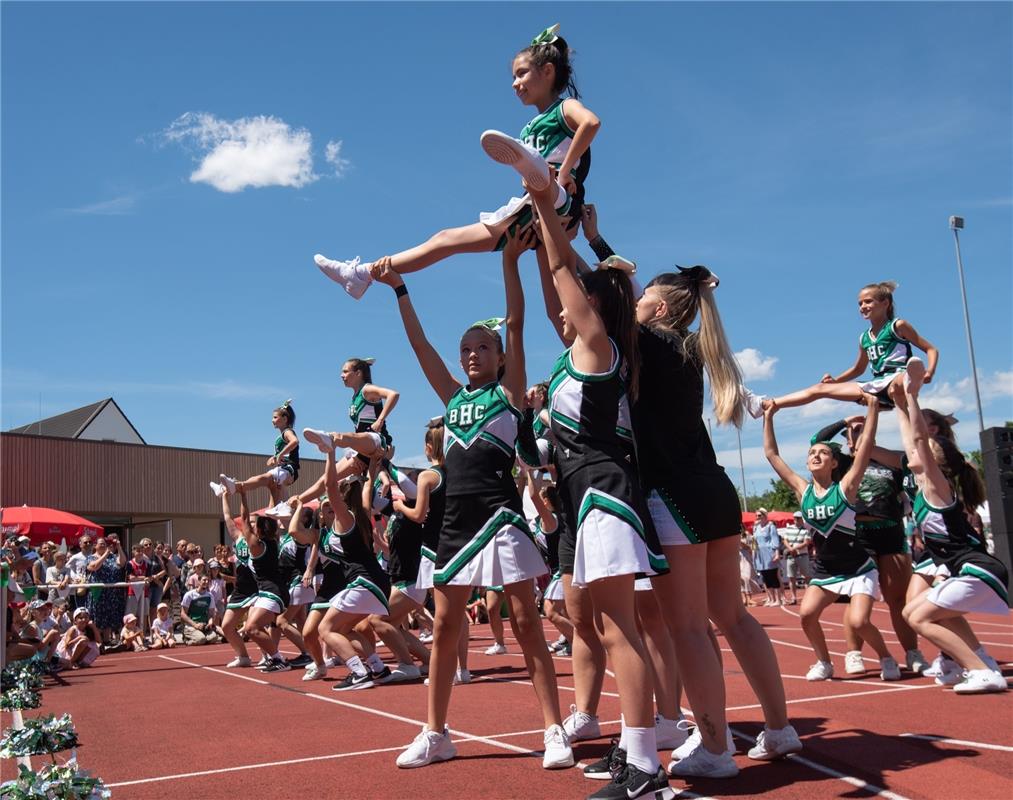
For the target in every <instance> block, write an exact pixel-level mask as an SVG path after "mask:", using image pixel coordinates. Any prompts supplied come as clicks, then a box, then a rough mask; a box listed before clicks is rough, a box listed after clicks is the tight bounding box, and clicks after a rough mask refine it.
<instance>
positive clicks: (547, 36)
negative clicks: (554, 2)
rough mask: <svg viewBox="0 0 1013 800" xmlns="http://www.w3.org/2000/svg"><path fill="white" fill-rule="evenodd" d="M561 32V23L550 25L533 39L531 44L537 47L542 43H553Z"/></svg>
mask: <svg viewBox="0 0 1013 800" xmlns="http://www.w3.org/2000/svg"><path fill="white" fill-rule="evenodd" d="M558 33H559V23H558V22H557V23H556V24H555V25H550V26H549V27H548V28H546V29H545V30H544V31H542V32H541V33H540V34H538V35H537V36H536V37H535V38H534V39H532V40H531V46H532V47H537V46H538V45H540V44H553V43H554V42H555V41H556V40H557V39H558V38H559V37H558V36H557V35H556V34H558Z"/></svg>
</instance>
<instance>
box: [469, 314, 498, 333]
mask: <svg viewBox="0 0 1013 800" xmlns="http://www.w3.org/2000/svg"><path fill="white" fill-rule="evenodd" d="M504 322H506V317H489V319H480V320H479V321H478V322H475V323H472V326H471V327H472V328H485V329H486V330H490V331H498V330H499V329H500V328H502V327H503V323H504Z"/></svg>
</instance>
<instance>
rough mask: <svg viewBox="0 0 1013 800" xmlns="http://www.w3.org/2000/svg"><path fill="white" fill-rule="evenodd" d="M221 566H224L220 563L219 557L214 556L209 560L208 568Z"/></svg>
mask: <svg viewBox="0 0 1013 800" xmlns="http://www.w3.org/2000/svg"><path fill="white" fill-rule="evenodd" d="M221 566H222V565H221V564H219V563H218V559H217V558H212V559H211V560H210V561H209V562H208V569H216V568H221Z"/></svg>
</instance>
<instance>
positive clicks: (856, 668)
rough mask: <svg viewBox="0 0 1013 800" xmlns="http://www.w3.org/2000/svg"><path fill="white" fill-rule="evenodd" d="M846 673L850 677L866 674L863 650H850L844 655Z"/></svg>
mask: <svg viewBox="0 0 1013 800" xmlns="http://www.w3.org/2000/svg"><path fill="white" fill-rule="evenodd" d="M844 671H845V672H846V673H847V674H848V675H861V674H862V673H863V672H865V659H864V658H862V651H861V650H849V651H848V652H847V653H845V654H844Z"/></svg>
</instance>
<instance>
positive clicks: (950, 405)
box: [921, 370, 1013, 414]
mask: <svg viewBox="0 0 1013 800" xmlns="http://www.w3.org/2000/svg"><path fill="white" fill-rule="evenodd" d="M978 388H979V390H980V391H981V402H982V404H983V405H988V404H989V403H990V402H992V401H993V400H1001V399H1003V398H1008V397H1013V371H1002V370H999V371H996V372H993V373H992V374H991V375H981V374H979V375H978ZM921 405H922V407H924V408H932V409H935V410H936V411H940V412H942V413H943V414H953V413H955V412H957V411H967V410H974V409H975V407H976V403H975V399H974V385H973V384H972V383H971V378H970V376H968V377H966V378H961V379H960V380H959V381H954V382H951V381H945V382H943V383H940V384H934V383H930V384H929V385H928V386H926V387H925V389H924V390H923V391H922V396H921Z"/></svg>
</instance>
